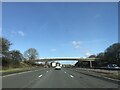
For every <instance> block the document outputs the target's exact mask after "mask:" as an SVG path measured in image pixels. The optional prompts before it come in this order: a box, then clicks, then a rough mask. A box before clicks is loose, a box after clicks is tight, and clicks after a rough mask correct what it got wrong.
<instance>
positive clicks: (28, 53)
mask: <svg viewBox="0 0 120 90" xmlns="http://www.w3.org/2000/svg"><path fill="white" fill-rule="evenodd" d="M38 55H39V54H38V52H37V50H36V49H35V48H29V49H28V50H26V51H25V52H24V57H25V58H28V59H29V60H35V59H36V58H37V57H38Z"/></svg>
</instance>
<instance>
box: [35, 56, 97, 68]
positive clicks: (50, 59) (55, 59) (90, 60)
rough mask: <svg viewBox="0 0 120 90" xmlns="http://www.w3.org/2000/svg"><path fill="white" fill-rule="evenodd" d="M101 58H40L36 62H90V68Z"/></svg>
mask: <svg viewBox="0 0 120 90" xmlns="http://www.w3.org/2000/svg"><path fill="white" fill-rule="evenodd" d="M97 59H99V58H80V57H54V58H39V59H36V60H35V61H37V62H48V61H58V60H60V61H62V60H64V61H70V60H72V61H88V62H90V67H92V62H94V61H95V60H97Z"/></svg>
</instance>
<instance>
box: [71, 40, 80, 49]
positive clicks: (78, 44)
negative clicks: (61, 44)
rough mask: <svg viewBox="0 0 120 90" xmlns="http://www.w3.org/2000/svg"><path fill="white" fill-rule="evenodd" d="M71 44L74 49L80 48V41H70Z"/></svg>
mask: <svg viewBox="0 0 120 90" xmlns="http://www.w3.org/2000/svg"><path fill="white" fill-rule="evenodd" d="M72 44H73V46H74V48H80V46H81V42H80V41H72Z"/></svg>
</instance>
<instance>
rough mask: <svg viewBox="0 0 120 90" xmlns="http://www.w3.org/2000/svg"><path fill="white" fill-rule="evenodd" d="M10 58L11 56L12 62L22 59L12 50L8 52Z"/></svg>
mask: <svg viewBox="0 0 120 90" xmlns="http://www.w3.org/2000/svg"><path fill="white" fill-rule="evenodd" d="M10 56H11V59H12V60H18V61H21V60H22V59H23V55H22V54H21V53H20V51H18V50H12V51H10Z"/></svg>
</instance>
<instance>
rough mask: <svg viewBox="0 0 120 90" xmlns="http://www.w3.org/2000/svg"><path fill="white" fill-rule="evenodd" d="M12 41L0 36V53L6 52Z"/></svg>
mask: <svg viewBox="0 0 120 90" xmlns="http://www.w3.org/2000/svg"><path fill="white" fill-rule="evenodd" d="M11 45H12V43H11V42H10V41H8V40H7V39H6V38H3V37H0V51H1V52H2V53H5V52H8V51H9V48H10V46H11Z"/></svg>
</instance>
